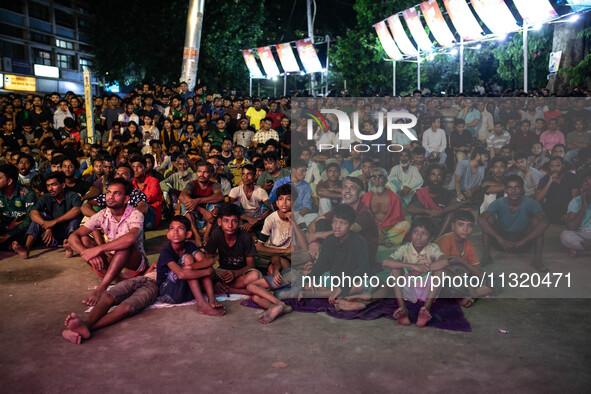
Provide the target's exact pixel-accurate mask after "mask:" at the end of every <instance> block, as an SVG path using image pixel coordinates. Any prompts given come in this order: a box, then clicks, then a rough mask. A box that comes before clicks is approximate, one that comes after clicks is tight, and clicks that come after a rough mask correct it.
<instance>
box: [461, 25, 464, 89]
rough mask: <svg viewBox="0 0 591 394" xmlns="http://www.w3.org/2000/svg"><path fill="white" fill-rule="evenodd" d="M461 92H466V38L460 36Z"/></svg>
mask: <svg viewBox="0 0 591 394" xmlns="http://www.w3.org/2000/svg"><path fill="white" fill-rule="evenodd" d="M460 93H464V38H463V37H461V38H460Z"/></svg>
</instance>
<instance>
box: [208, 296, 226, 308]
mask: <svg viewBox="0 0 591 394" xmlns="http://www.w3.org/2000/svg"><path fill="white" fill-rule="evenodd" d="M209 306H211V307H212V308H223V307H224V304H222V303H221V302H219V301H218V300H216V298H215V297H211V300H209Z"/></svg>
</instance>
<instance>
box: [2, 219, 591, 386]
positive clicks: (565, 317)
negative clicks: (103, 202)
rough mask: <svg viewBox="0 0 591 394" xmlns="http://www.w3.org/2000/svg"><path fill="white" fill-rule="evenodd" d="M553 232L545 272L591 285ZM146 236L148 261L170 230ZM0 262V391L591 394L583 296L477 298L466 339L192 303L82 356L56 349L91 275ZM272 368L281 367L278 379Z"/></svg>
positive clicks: (88, 345)
mask: <svg viewBox="0 0 591 394" xmlns="http://www.w3.org/2000/svg"><path fill="white" fill-rule="evenodd" d="M549 234H550V235H551V236H549V239H548V242H547V244H546V254H545V258H546V261H547V262H549V263H550V264H549V265H550V268H551V269H552V270H571V269H572V270H574V271H573V272H574V274H575V276H578V277H580V276H582V275H583V274H585V272H586V271H585V267H589V266H590V265H589V262H590V259H588V258H587V259H585V258H578V259H577V260H575V261H574V262H573V261H569V260H568V258H567V257H566V254H565V251H564V250H563V249H562V248H561V246H560V245H559V243H558V241H557V239H556V236H557V234H558V229H551V230H550V232H549ZM475 235H477V234H475ZM149 237H150V238H151V239H149V240H148V241H147V245H148V253H150V256H149V259H150V261H152V262H153V261H155V260H156V259H157V250H158V245H161V244H162V243H163V242H164V237H163V232H162V231H159V232H156V233H152V234H150V235H149ZM477 247H478V243H477ZM493 256H494V257H496V258H497V261H499V262H502V264H505V265H509V264H510V265H516V264H523V265H525V264H526V262H525V261H526V256H525V255H517V256H509V258H506V257H505V258H503V257H502V256H501V255H499V254H495V255H493ZM0 259H1V260H0V300H1V302H0V349H2V353H1V356H0V370H2V373H1V374H0V384H1V385H2V389H1V391H2V392H68V391H75V392H85V393H86V392H88V393H95V392H97V393H98V392H101V393H102V392H105V391H118V392H124V393H126V392H172V391H176V392H195V391H199V392H211V391H214V390H216V391H220V392H273V393H279V392H281V393H287V392H289V393H292V392H293V393H298V392H336V391H341V392H353V391H356V392H378V391H402V392H417V391H423V392H450V391H452V390H453V391H460V392H550V391H557V390H559V389H560V390H565V391H566V390H568V391H569V392H589V387H590V386H591V372H589V365H591V344H590V338H591V336H590V335H589V327H591V313H590V312H589V302H588V300H587V299H495V300H492V299H487V300H481V301H479V302H478V303H477V304H476V305H475V306H474V307H473V308H471V309H470V310H467V311H466V316H467V318H468V320H469V321H470V323H471V324H472V330H473V331H472V332H471V333H463V332H451V331H444V330H437V329H432V328H423V329H419V328H416V327H397V326H395V325H394V323H393V322H392V321H391V320H387V319H380V320H375V321H344V320H336V319H332V318H330V317H328V316H326V315H324V314H303V313H292V314H291V315H289V316H286V317H284V318H281V319H279V320H277V321H276V322H274V323H272V324H271V325H268V326H262V325H260V324H259V323H258V320H257V318H256V314H257V312H258V311H256V310H254V309H250V308H245V307H242V306H240V305H239V303H238V302H230V303H228V304H227V311H228V314H227V315H226V316H224V317H222V318H213V317H205V316H201V315H198V314H197V313H196V311H195V310H194V307H193V306H185V307H176V308H170V309H158V310H149V311H146V312H144V313H141V314H140V315H138V316H135V317H133V318H131V319H128V320H126V321H123V322H121V323H119V324H117V325H115V326H112V327H108V328H106V329H103V330H101V331H97V332H96V333H95V335H94V336H93V338H92V339H91V340H89V341H87V342H84V343H83V344H82V345H80V346H76V345H73V344H71V343H69V342H66V341H65V340H63V339H62V338H61V335H60V333H61V330H62V328H63V322H64V318H65V316H66V315H67V314H68V313H70V312H77V313H82V314H83V311H84V310H85V309H86V308H85V307H84V306H83V305H82V304H81V300H82V299H83V298H84V297H85V296H86V295H88V294H89V292H90V290H91V289H93V288H94V286H96V284H98V279H97V277H96V276H95V275H94V274H93V273H92V272H91V271H90V270H89V269H88V268H86V267H85V265H84V264H83V263H82V261H81V260H80V259H77V258H74V259H65V257H64V252H63V250H57V251H55V250H54V251H47V250H39V251H35V252H34V253H33V255H32V258H31V259H29V260H26V261H23V260H21V259H19V258H16V257H14V256H9V255H8V254H2V255H0ZM528 272H531V271H528ZM587 294H591V293H587ZM499 329H502V330H506V331H508V332H507V333H501V332H499ZM276 362H283V363H285V364H287V367H286V368H283V369H276V368H274V367H273V366H272V364H273V363H276Z"/></svg>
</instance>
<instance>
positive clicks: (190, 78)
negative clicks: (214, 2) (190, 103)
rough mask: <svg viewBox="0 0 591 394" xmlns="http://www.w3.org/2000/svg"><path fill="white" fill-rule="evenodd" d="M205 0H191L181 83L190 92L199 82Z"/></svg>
mask: <svg viewBox="0 0 591 394" xmlns="http://www.w3.org/2000/svg"><path fill="white" fill-rule="evenodd" d="M204 6H205V0H190V2H189V13H188V15H187V29H186V31H185V47H184V49H183V69H182V72H181V81H184V82H186V83H187V85H188V88H189V90H193V89H194V88H195V82H196V80H197V63H198V60H199V46H200V44H201V27H202V26H203V8H204Z"/></svg>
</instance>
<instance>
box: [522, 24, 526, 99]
mask: <svg viewBox="0 0 591 394" xmlns="http://www.w3.org/2000/svg"><path fill="white" fill-rule="evenodd" d="M523 91H524V92H526V93H527V25H523Z"/></svg>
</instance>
